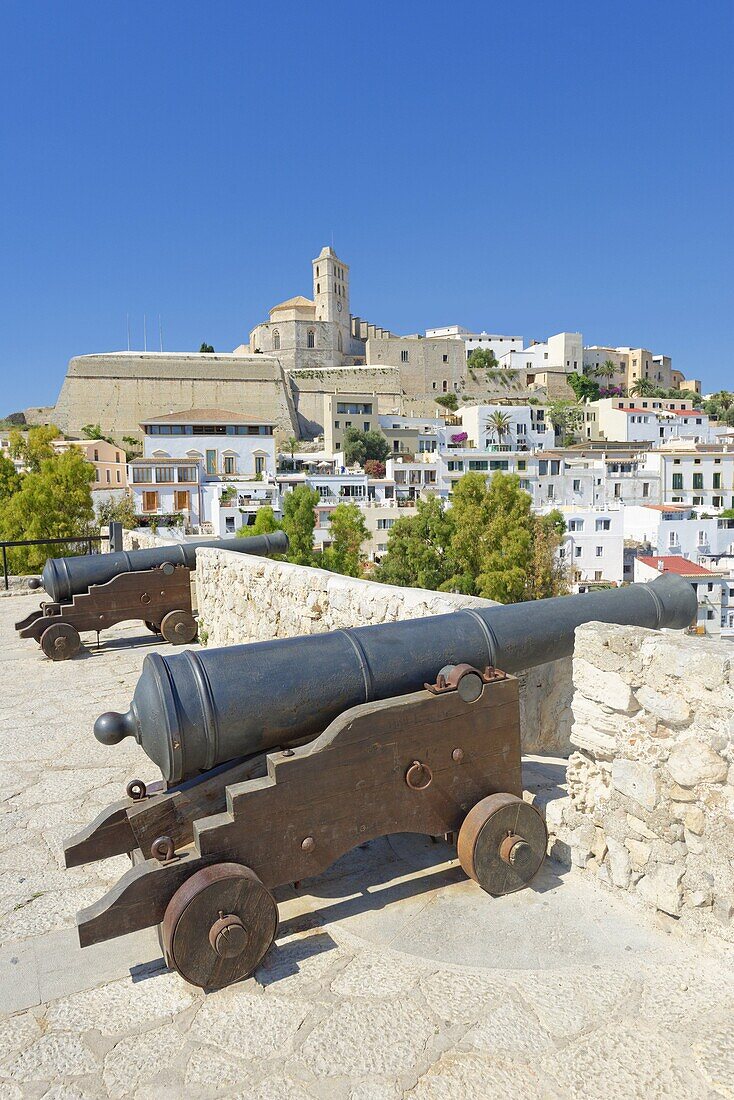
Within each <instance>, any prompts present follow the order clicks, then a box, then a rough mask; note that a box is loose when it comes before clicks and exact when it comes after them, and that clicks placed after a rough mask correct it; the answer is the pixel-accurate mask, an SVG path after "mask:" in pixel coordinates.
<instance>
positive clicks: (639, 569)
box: [634, 558, 734, 638]
mask: <svg viewBox="0 0 734 1100" xmlns="http://www.w3.org/2000/svg"><path fill="white" fill-rule="evenodd" d="M657 573H658V569H657V568H654V567H653V566H650V565H648V564H647V562H643V561H640V559H639V558H638V559H637V560H636V561H635V572H634V579H635V581H651V580H654V578H655V577H656V576H657ZM686 580H690V583H691V585H692V586H693V588H694V590H695V592H696V599H697V600H698V615H697V617H696V629H697V630H698V632H699V633H701V634H709V635H711V636H713V637H715V638H719V637H721V636H722V634H723V636H725V637H726V636H731V634H732V633H734V607H732V608H731V609H730V607H729V591H730V588H732V587H734V581H732V578H730V577H726V576H717V575H716V574H714V573H708V574H700V575H695V576H692V577H690V578H688V577H686Z"/></svg>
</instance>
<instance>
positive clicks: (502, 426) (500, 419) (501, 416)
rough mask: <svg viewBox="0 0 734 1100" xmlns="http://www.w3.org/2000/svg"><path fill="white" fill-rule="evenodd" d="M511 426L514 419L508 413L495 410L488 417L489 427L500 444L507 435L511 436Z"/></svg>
mask: <svg viewBox="0 0 734 1100" xmlns="http://www.w3.org/2000/svg"><path fill="white" fill-rule="evenodd" d="M510 424H512V417H511V416H509V415H508V414H507V413H503V412H500V410H499V409H495V411H494V412H493V413H490V414H489V416H488V417H487V427H488V428H489V429H490V431H492V432H494V434H495V435H496V436H497V442H498V443H499V444H501V443H502V440H503V439H504V438H505V436H506V435H509V432H510Z"/></svg>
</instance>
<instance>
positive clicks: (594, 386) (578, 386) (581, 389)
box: [566, 371, 599, 401]
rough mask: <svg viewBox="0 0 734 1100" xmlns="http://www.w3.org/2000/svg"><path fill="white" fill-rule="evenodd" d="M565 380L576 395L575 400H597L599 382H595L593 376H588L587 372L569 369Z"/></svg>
mask: <svg viewBox="0 0 734 1100" xmlns="http://www.w3.org/2000/svg"><path fill="white" fill-rule="evenodd" d="M566 381H567V382H568V384H569V386H570V387H571V389H572V390H573V392H574V394H575V395H576V400H577V401H598V400H599V383H598V382H595V381H594V379H593V378H589V376H588V375H587V374H579V373H578V372H577V371H571V373H570V374H569V375H568V376H567V378H566Z"/></svg>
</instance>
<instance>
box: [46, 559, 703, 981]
mask: <svg viewBox="0 0 734 1100" xmlns="http://www.w3.org/2000/svg"><path fill="white" fill-rule="evenodd" d="M695 614H696V597H695V593H694V592H693V589H692V587H691V585H690V584H688V583H687V582H685V581H684V580H683V579H682V578H680V577H677V576H674V575H670V574H663V575H661V576H660V577H658V578H656V579H655V580H654V581H652V582H651V583H650V584H636V585H631V586H629V587H627V588H622V589H615V590H608V591H603V592H595V593H589V594H586V595H580V596H567V597H560V598H557V599H550V600H540V601H536V602H533V603H525V604H514V605H507V606H495V607H487V608H485V607H479V608H471V609H463V610H461V611H456V612H452V613H450V614H447V615H438V616H432V617H429V618H425V619H416V620H407V621H402V622H396V623H386V624H382V625H379V626H365V627H358V628H356V629H350V630H338V631H334V632H332V633H327V634H320V635H314V636H310V637H302V638H290V639H283V640H276V641H269V642H255V643H252V644H250V645H243V646H234V647H231V648H229V649H219V650H216V649H215V650H206V651H201V652H193V651H186V652H185V653H182V654H173V655H170V656H166V657H161V656H160V655H156V654H152V655H149V656H148V657H146V659H145V662H144V665H143V670H142V672H141V676H140V679H139V681H138V684H137V686H136V689H135V693H134V699H133V702H132V705H131V707H130V710H129V711H128V712H127V714H124V715H122V714H116V713H107V714H104V715H101V716H100V718H98V720H97V722H96V723H95V734H96V736H97V738H98V739H99V740H100V741H102V742H104V743H106V744H111V745H114V744H116V743H117V742H119V741H120V740H121V739H122V738H123V737H126V736H134V737H136V739H137V740H138V741H139V743H140V744H141V746H142V747H143V749H144V751H145V752H146V754H147V755H148V757H149V758H150V759H151V760H153V761H154V762H155V763H156V764H157V765H158V767H159V768H160V770H161V773H162V781H161V782H158V783H155V784H152V785H150V786H148V787H147V788H146V786H145V784H143V783H142V782H140V781H137V780H133V781H132V782H131V783H130V784H129V785H128V788H127V797H126V798H124V799H122V800H120V801H119V802H117V803H115V804H114V805H112V806H110V807H109V808H108V809H107V810H105V811H103V812H102V813H101V814H100V815H99V816H98V817H97V818H96V819H95V821H93V822H92V823H91V824H90V825H89V826H88V827H87V828H86V829H84V830H82V831H81V832H80V833H78V834H76V835H75V836H74V837H72V838H71V839H70V840H69V841H67V843H66V845H65V858H66V865H67V866H68V867H75V866H79V865H81V864H85V863H88V862H90V861H92V860H96V859H100V858H106V857H108V856H112V855H118V854H122V853H128V854H130V855H131V858H132V861H133V866H132V867H131V868H130V870H129V871H127V872H126V873H125V874H124V875H123V877H122V879H121V880H120V881H119V882H118V884H117V885H116V886H115V887H114V888H113V889H112V890H111V891H110V892H109V893H108V894H107V895H106V896H105V897H103V898H102V899H101V900H100V901H98V902H96V903H95V904H93V905H91V906H90V907H88V908H87V909H85V910H82V912H80V913H79V915H78V931H79V940H80V943H81V945H82V946H83V947H84V946H87V945H89V944H93V943H97V942H100V941H103V940H106V939H110V938H112V937H115V936H119V935H122V934H124V933H127V932H131V931H134V930H137V929H140V928H145V927H149V926H153V925H158V926H159V932H160V937H161V943H162V946H163V950H164V955H165V958H166V961H167V963H168V965H169V966H171V967H172V968H174V969H176V970H177V971H178V972H179V973H180V974H181V975H182V976H183V977H184V978H185V979H186V980H187V981H189V982H191V983H192V984H194V985H198V986H200V987H202V988H205V989H216V988H221V987H222V986H225V985H228V984H230V983H231V982H234V981H238V980H240V979H241V978H243V977H246V976H247V975H249V974H250V973H252V972H253V971H254V969H255V968H256V967H257V966H258V964H259V963H260V961H261V960H262V958H263V957H264V955H265V953H266V952H267V950H268V948H269V947H270V945H271V944H272V942H273V940H274V938H275V934H276V930H277V906H276V902H275V899H274V896H273V890H274V889H276V888H277V887H279V886H282V885H285V884H287V883H296V882H300V881H301V880H303V879H307V878H311V877H313V876H316V875H318V874H320V873H322V872H323V871H324V870H326V868H328V867H329V866H330V865H331V864H332V863H333V862H334V861H335V860H336V859H338V858H339V857H340V856H341V855H343V854H344V853H346V852H348V851H349V850H350V849H352V848H354V847H356V846H357V845H361V844H363V843H364V842H365V841H368V840H371V839H373V838H375V837H379V836H382V835H385V834H389V833H396V832H415V833H424V834H427V835H430V836H440V835H446V836H447V837H449V838H451V839H453V838H454V837H456V838H457V856H458V860H459V863H460V864H461V867H462V868H463V870H464V871H465V872H466V873H467V875H468V876H469V877H470V878H472V879H473V880H474V881H475V882H476V883H477V884H478V885H479V886H480V887H481V888H482V889H484V890H485V891H486V892H487V893H488V894H490V895H492V896H495V897H497V896H501V895H504V894H509V893H512V892H513V891H516V890H519V889H521V888H522V887H524V886H526V885H527V884H528V883H530V882H531V881H532V879H533V877H534V876H535V874H536V873H537V872H538V870H539V868H540V866H541V864H542V862H543V860H544V857H545V852H546V845H547V834H546V828H545V823H544V821H543V819H542V817H541V816H540V814H539V813H538V812H537V811H536V809H535V808H534V807H533V805H532V804H531V803H530V802H528V801H526V800H524V799H523V789H522V769H521V747H520V745H521V742H520V714H519V702H518V681H517V679H516V677H515V675H514V674H515V673H517V672H519V671H520V670H522V669H527V668H531V667H533V666H535V665H538V664H542V663H544V662H546V661H550V660H554V659H556V658H559V657H563V656H565V655H568V654H570V653H571V652H572V648H573V639H574V630H575V628H576V627H577V626H579V625H580V624H581V623H585V622H589V621H592V620H600V621H604V622H611V623H622V624H633V625H640V626H646V627H651V628H662V627H667V628H677V629H682V628H685V627H687V626H688V625H689V624H690V622H691V620H692V619H693V618H694V617H695Z"/></svg>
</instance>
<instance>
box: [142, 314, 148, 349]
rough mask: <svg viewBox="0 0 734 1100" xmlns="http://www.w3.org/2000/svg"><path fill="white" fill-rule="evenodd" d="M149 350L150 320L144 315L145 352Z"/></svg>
mask: <svg viewBox="0 0 734 1100" xmlns="http://www.w3.org/2000/svg"><path fill="white" fill-rule="evenodd" d="M147 350H148V318H147V317H146V315H145V314H143V351H147Z"/></svg>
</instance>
